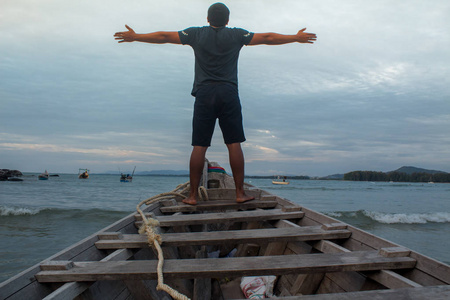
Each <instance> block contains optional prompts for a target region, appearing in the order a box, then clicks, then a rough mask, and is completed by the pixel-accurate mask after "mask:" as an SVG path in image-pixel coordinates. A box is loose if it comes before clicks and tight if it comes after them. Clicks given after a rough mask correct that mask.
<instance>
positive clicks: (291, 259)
mask: <svg viewBox="0 0 450 300" xmlns="http://www.w3.org/2000/svg"><path fill="white" fill-rule="evenodd" d="M415 264H416V261H415V260H414V259H412V258H409V257H381V256H379V255H378V254H377V252H376V251H361V252H351V253H334V254H304V255H297V256H294V255H282V256H257V257H234V258H215V259H211V258H209V259H182V260H166V261H165V262H164V277H165V278H197V277H203V278H220V277H231V276H252V275H282V274H294V273H299V274H307V273H317V272H346V271H373V270H381V269H408V268H413V267H414V265H415ZM156 265H157V261H156V260H143V261H122V262H76V263H74V267H73V268H71V269H70V270H65V271H41V272H39V273H38V274H36V278H37V279H38V281H39V282H67V281H96V280H126V279H155V278H156Z"/></svg>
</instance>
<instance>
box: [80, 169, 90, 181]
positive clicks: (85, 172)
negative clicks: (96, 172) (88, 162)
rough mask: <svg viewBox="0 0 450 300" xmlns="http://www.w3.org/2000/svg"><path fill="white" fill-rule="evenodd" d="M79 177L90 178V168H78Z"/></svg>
mask: <svg viewBox="0 0 450 300" xmlns="http://www.w3.org/2000/svg"><path fill="white" fill-rule="evenodd" d="M78 178H79V179H88V178H89V170H88V169H78Z"/></svg>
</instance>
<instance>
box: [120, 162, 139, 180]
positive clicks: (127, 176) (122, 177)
mask: <svg viewBox="0 0 450 300" xmlns="http://www.w3.org/2000/svg"><path fill="white" fill-rule="evenodd" d="M134 171H136V166H135V167H134V169H133V173H132V174H131V175H130V174H125V173H120V182H131V181H133V176H134Z"/></svg>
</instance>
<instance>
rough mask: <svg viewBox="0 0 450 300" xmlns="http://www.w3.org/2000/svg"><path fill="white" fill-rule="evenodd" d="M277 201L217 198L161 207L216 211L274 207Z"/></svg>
mask: <svg viewBox="0 0 450 300" xmlns="http://www.w3.org/2000/svg"><path fill="white" fill-rule="evenodd" d="M277 204H278V202H277V201H275V200H271V201H261V200H253V201H248V202H244V203H237V202H236V201H235V200H216V201H203V202H200V201H199V202H198V204H197V205H188V204H184V203H182V202H178V204H177V205H175V206H166V207H161V212H163V213H175V212H194V211H214V210H249V209H256V208H274V207H276V206H277Z"/></svg>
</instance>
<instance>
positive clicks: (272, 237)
mask: <svg viewBox="0 0 450 300" xmlns="http://www.w3.org/2000/svg"><path fill="white" fill-rule="evenodd" d="M350 235H351V232H350V231H348V230H345V229H343V230H323V229H321V228H320V227H319V226H309V227H297V228H273V229H254V230H230V231H211V232H187V233H165V234H163V235H161V237H162V244H161V245H162V246H186V245H217V244H222V243H228V244H240V243H271V242H283V241H315V240H322V239H344V238H348V237H349V236H350ZM95 245H96V246H97V248H98V249H120V248H145V247H148V242H147V237H146V236H145V235H138V234H126V235H123V236H122V239H119V240H117V239H103V240H100V241H98V242H96V243H95Z"/></svg>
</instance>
